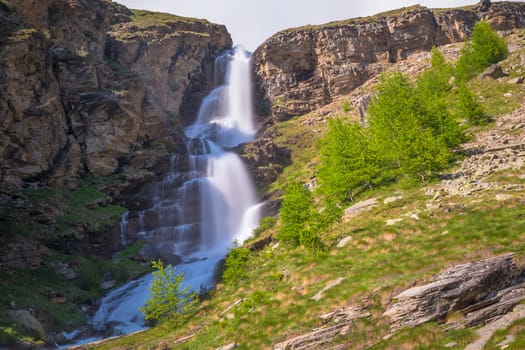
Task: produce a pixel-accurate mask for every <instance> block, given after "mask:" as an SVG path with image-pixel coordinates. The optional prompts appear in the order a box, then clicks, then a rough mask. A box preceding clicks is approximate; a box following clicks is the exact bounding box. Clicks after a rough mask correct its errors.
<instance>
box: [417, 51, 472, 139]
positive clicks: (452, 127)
mask: <svg viewBox="0 0 525 350" xmlns="http://www.w3.org/2000/svg"><path fill="white" fill-rule="evenodd" d="M430 62H431V67H430V68H429V69H427V70H425V71H424V72H423V73H422V74H421V75H420V76H419V77H418V78H417V80H416V85H415V89H414V93H415V96H414V97H415V99H416V103H415V105H416V108H417V109H418V111H417V115H418V118H419V122H420V124H421V126H422V127H423V128H424V129H428V130H431V132H432V135H433V137H435V138H437V139H439V140H440V141H442V142H444V143H445V144H446V145H447V147H449V148H455V147H457V146H459V144H461V143H462V142H464V141H465V135H464V132H463V129H462V128H461V127H460V124H459V123H458V116H457V114H453V113H452V112H451V110H450V108H449V105H450V102H449V98H448V95H449V94H450V91H451V90H452V87H453V86H452V84H451V83H450V82H451V78H452V76H453V71H454V69H453V67H452V65H450V64H449V63H447V62H446V61H445V58H444V57H443V55H442V54H441V53H440V52H439V50H438V49H437V48H435V47H434V48H433V49H432V56H431V60H430Z"/></svg>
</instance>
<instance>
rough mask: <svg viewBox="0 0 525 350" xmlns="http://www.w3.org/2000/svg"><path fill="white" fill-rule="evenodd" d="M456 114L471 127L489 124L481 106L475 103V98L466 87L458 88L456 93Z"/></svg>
mask: <svg viewBox="0 0 525 350" xmlns="http://www.w3.org/2000/svg"><path fill="white" fill-rule="evenodd" d="M457 99H458V103H457V105H456V108H457V109H458V113H459V114H460V115H461V116H463V118H465V119H466V120H468V122H469V123H470V124H472V125H484V124H487V123H488V122H489V117H488V116H487V114H486V113H485V110H484V109H483V106H481V104H480V103H479V102H478V101H476V96H475V95H474V94H473V93H472V92H471V91H470V90H469V89H468V88H467V87H466V86H464V85H463V86H460V87H459V89H458V93H457Z"/></svg>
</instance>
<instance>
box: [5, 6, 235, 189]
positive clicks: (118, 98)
mask: <svg viewBox="0 0 525 350" xmlns="http://www.w3.org/2000/svg"><path fill="white" fill-rule="evenodd" d="M0 32H1V33H2V35H1V36H0V118H1V123H0V155H1V165H0V184H1V186H2V189H3V190H4V191H7V190H10V189H14V188H18V187H20V186H22V185H24V184H27V183H28V182H30V183H46V184H55V185H66V186H69V187H74V186H75V185H76V183H77V179H78V178H79V177H82V176H83V175H85V174H93V175H109V174H112V173H115V172H116V171H119V170H121V169H122V168H123V167H125V166H129V167H131V168H144V167H148V166H150V167H151V166H153V165H155V163H156V162H157V161H158V159H160V158H161V157H162V156H163V155H166V154H167V153H168V151H169V152H173V151H175V150H177V149H178V148H179V147H180V143H181V142H180V140H181V138H182V136H181V135H182V133H181V125H182V119H181V117H180V116H181V114H182V113H184V114H185V115H186V116H188V115H189V116H190V117H191V113H192V110H193V108H194V107H195V106H196V104H197V103H198V100H199V98H200V97H202V96H203V95H205V94H206V93H207V91H208V90H209V89H210V86H211V83H212V77H213V74H212V69H213V65H212V63H213V61H214V57H215V56H216V55H217V54H219V53H220V52H221V51H223V50H224V49H227V48H229V47H231V45H232V41H231V38H230V36H229V34H228V32H227V31H226V28H225V27H224V26H220V25H216V24H212V23H209V22H207V21H204V20H195V19H189V18H182V17H177V16H173V15H168V14H160V13H150V12H144V11H131V10H128V9H127V8H125V7H123V6H121V5H118V4H116V3H112V2H111V1H105V0H94V1H85V0H45V1H2V2H0ZM193 113H195V112H193ZM152 148H154V149H155V151H154V152H149V153H148V152H147V151H148V150H151V149H152ZM145 153H147V154H148V155H149V156H145V155H144V154H145ZM151 155H154V157H153V158H152V156H151Z"/></svg>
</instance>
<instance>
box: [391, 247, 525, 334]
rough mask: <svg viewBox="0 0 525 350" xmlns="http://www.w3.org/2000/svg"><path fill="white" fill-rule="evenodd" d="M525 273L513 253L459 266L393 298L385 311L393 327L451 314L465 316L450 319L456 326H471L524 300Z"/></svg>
mask: <svg viewBox="0 0 525 350" xmlns="http://www.w3.org/2000/svg"><path fill="white" fill-rule="evenodd" d="M524 281H525V272H524V271H523V269H522V268H519V267H518V266H516V264H515V262H514V260H513V254H505V255H501V256H497V257H494V258H490V259H484V260H479V261H476V262H471V263H467V264H462V265H456V266H453V267H451V268H448V269H447V270H445V271H443V272H442V273H440V274H438V275H436V276H435V277H434V278H433V279H432V281H431V282H430V283H428V284H425V285H421V286H417V287H413V288H410V289H408V290H405V291H404V292H402V293H400V294H398V295H396V296H395V297H394V300H395V303H394V304H393V305H392V306H391V307H390V308H389V309H388V310H387V311H386V312H385V315H386V316H388V317H389V318H390V319H391V321H392V328H393V329H398V328H401V327H413V326H417V325H420V324H422V323H425V322H429V321H444V320H445V318H446V317H447V316H449V315H451V314H452V313H455V312H459V313H461V314H462V315H463V318H459V317H455V318H453V319H451V320H449V321H448V326H449V327H453V328H462V327H472V326H476V325H478V324H481V323H484V322H487V321H490V320H492V319H494V318H496V317H498V316H500V315H503V314H505V313H507V312H508V311H510V310H512V309H513V308H514V306H516V305H517V304H519V303H520V302H521V301H522V300H524V299H525V283H523V282H524Z"/></svg>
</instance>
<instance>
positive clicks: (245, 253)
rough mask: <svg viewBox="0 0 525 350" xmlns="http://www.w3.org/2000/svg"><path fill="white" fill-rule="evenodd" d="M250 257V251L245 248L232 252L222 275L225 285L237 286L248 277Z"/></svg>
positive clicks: (236, 248) (235, 249) (225, 263)
mask: <svg viewBox="0 0 525 350" xmlns="http://www.w3.org/2000/svg"><path fill="white" fill-rule="evenodd" d="M250 256H251V253H250V250H249V249H248V248H245V247H235V248H233V249H232V250H230V252H229V253H228V256H227V257H226V261H225V262H224V272H223V274H222V280H223V282H224V283H225V284H236V283H238V282H239V281H241V280H243V279H245V278H246V277H247V275H248V274H247V270H246V265H247V264H248V262H249V261H250Z"/></svg>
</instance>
